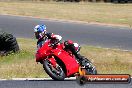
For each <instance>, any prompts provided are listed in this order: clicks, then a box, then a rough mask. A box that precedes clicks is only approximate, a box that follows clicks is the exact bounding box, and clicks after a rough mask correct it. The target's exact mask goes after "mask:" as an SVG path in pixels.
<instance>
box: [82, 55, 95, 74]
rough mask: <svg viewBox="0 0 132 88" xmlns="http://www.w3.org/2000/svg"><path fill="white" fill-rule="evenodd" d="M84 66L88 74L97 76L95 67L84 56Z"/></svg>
mask: <svg viewBox="0 0 132 88" xmlns="http://www.w3.org/2000/svg"><path fill="white" fill-rule="evenodd" d="M82 66H85V69H86V74H93V75H94V74H97V70H96V68H95V66H94V65H93V64H92V62H91V61H89V60H88V59H87V58H86V57H84V56H83V61H82Z"/></svg>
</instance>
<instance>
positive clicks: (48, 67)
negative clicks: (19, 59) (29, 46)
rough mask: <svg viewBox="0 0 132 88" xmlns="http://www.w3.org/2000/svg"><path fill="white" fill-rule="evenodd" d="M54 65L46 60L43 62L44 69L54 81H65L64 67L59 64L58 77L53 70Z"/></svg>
mask: <svg viewBox="0 0 132 88" xmlns="http://www.w3.org/2000/svg"><path fill="white" fill-rule="evenodd" d="M51 66H52V64H51V63H50V61H49V60H44V62H43V68H44V70H45V71H46V73H47V74H48V75H49V76H50V77H51V78H52V79H53V80H58V81H61V80H64V79H65V73H64V71H63V69H62V67H61V66H60V65H59V64H58V69H59V71H60V74H59V75H58V74H57V73H56V72H55V71H53V69H52V68H51Z"/></svg>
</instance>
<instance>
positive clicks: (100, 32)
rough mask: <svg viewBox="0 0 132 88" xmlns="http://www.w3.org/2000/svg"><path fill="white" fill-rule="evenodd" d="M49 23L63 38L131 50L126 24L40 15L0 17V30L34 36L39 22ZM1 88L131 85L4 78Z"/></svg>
mask: <svg viewBox="0 0 132 88" xmlns="http://www.w3.org/2000/svg"><path fill="white" fill-rule="evenodd" d="M43 23H45V24H46V25H47V30H48V31H49V32H53V33H55V34H59V35H61V36H62V37H63V39H64V40H67V39H71V40H74V41H75V42H78V43H80V44H89V45H94V46H101V47H107V48H119V49H124V50H132V30H131V28H127V27H110V26H100V25H94V24H83V23H74V22H66V21H65V22H64V21H51V20H46V19H45V20H44V19H37V18H28V17H17V16H8V15H7V16H6V15H1V16H0V29H2V30H4V31H7V32H10V33H12V34H14V36H16V37H22V38H34V37H33V36H34V35H33V28H34V26H35V25H37V24H43ZM0 88H132V82H131V83H130V84H101V83H100V84H90V83H89V84H85V85H83V86H80V85H78V84H77V83H76V81H75V80H66V81H53V80H41V81H38V80H32V81H22V80H21V81H20V80H5V81H0Z"/></svg>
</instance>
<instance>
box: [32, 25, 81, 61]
mask: <svg viewBox="0 0 132 88" xmlns="http://www.w3.org/2000/svg"><path fill="white" fill-rule="evenodd" d="M34 34H35V37H36V39H38V41H37V48H38V49H39V48H41V47H42V45H43V43H44V42H45V41H46V40H47V39H53V40H56V42H55V43H56V44H57V43H59V42H60V41H61V39H62V37H61V36H60V35H54V34H53V33H48V32H47V30H46V25H36V26H35V28H34ZM76 46H77V47H79V49H80V46H79V45H78V44H77V43H73V42H72V41H71V40H67V41H65V42H64V49H69V50H70V51H71V52H72V53H73V54H74V55H75V57H76V59H77V60H78V61H79V62H80V63H81V61H82V60H83V58H82V56H81V55H80V54H79V53H78V51H79V50H77V49H76Z"/></svg>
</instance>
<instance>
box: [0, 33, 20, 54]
mask: <svg viewBox="0 0 132 88" xmlns="http://www.w3.org/2000/svg"><path fill="white" fill-rule="evenodd" d="M17 51H19V46H18V43H17V40H16V38H15V37H13V35H12V34H8V33H6V32H2V31H1V32H0V55H1V56H3V55H8V54H9V53H10V52H17Z"/></svg>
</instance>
